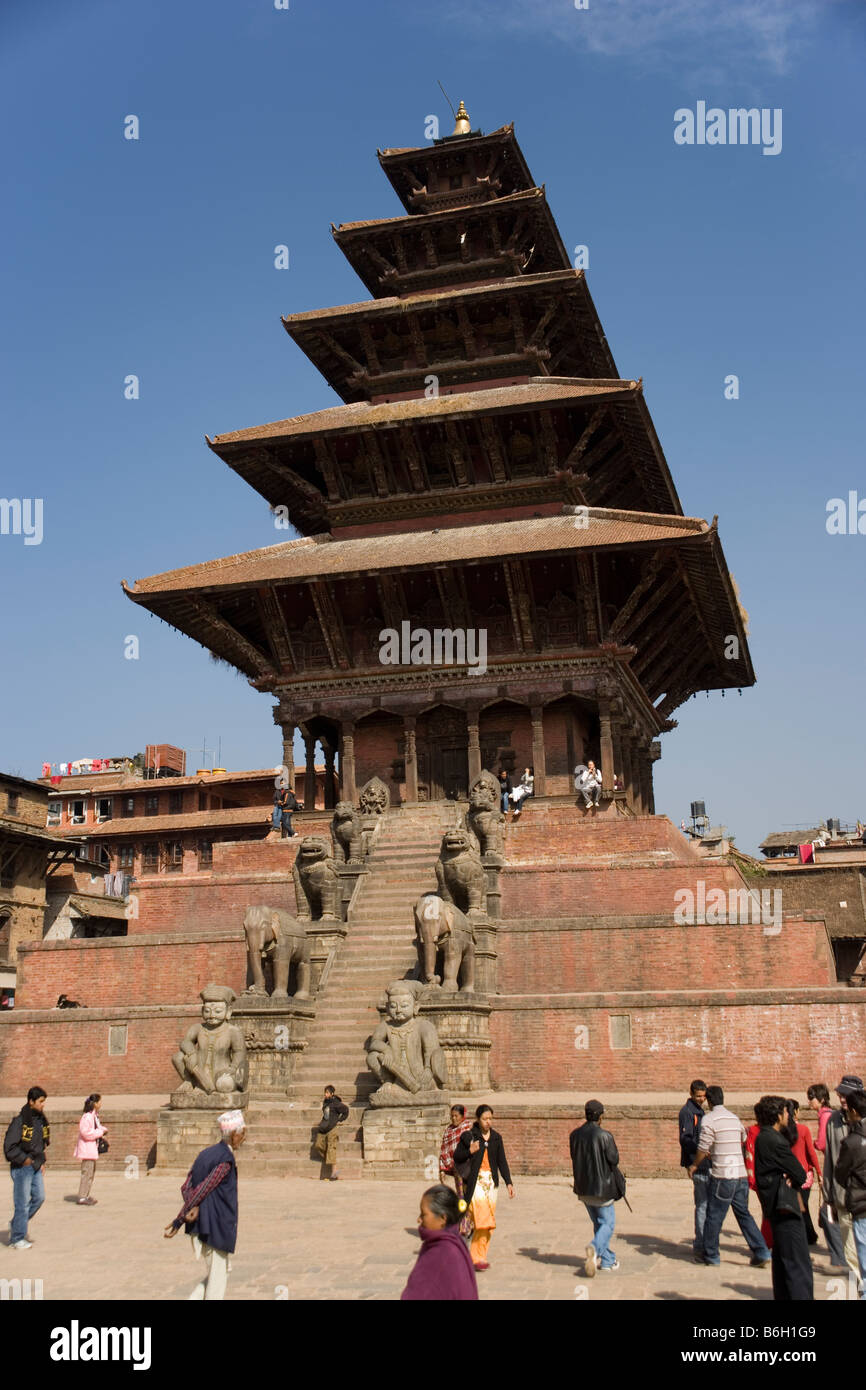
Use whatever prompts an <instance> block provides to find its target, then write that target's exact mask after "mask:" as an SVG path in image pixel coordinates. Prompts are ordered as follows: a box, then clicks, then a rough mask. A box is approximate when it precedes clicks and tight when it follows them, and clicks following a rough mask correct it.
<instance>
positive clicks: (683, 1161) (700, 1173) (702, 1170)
mask: <svg viewBox="0 0 866 1390" xmlns="http://www.w3.org/2000/svg"><path fill="white" fill-rule="evenodd" d="M706 1099H707V1084H706V1082H705V1081H693V1082H692V1084H691V1086H690V1087H689V1098H688V1100H687V1101H686V1103H685V1105H684V1106H683V1108H682V1110H681V1111H680V1114H679V1124H680V1167H681V1168H687V1169H691V1168H692V1164H693V1163H694V1162H695V1156H696V1154H697V1152H698V1140H699V1139H700V1134H701V1124H702V1122H703V1118H704V1103H705V1101H706ZM711 1165H712V1160H711V1159H710V1158H709V1156H707V1158H705V1159H703V1160H702V1161H701V1163H700V1164H698V1166H697V1167H696V1168H694V1170H693V1172H692V1185H693V1187H694V1196H695V1238H694V1241H693V1243H692V1250H693V1251H694V1253H695V1254H696V1255H702V1254H703V1250H704V1222H705V1221H706V1216H707V1198H708V1196H709V1189H710V1167H711Z"/></svg>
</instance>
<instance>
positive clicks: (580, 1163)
mask: <svg viewBox="0 0 866 1390" xmlns="http://www.w3.org/2000/svg"><path fill="white" fill-rule="evenodd" d="M583 1113H584V1115H585V1116H586V1123H585V1124H582V1125H580V1126H579V1127H578V1128H577V1129H573V1130H572V1132H571V1134H570V1135H569V1137H568V1146H569V1149H570V1150H571V1166H572V1171H573V1173H574V1191H575V1192H576V1193H577V1195H578V1197H579V1198H580V1200H581V1201H582V1202H583V1205H584V1206H585V1207H586V1210H587V1211H588V1213H589V1217H590V1220H591V1221H592V1230H593V1237H592V1240H591V1241H590V1243H589V1245H588V1246H587V1247H586V1264H585V1265H584V1273H585V1274H586V1277H587V1279H592V1278H594V1277H595V1272H596V1270H597V1269H604V1270H609V1269H611V1270H612V1269H619V1260H618V1259H617V1258H616V1255H615V1254H614V1252H613V1250H611V1248H610V1242H611V1237H612V1236H613V1231H614V1226H615V1224H616V1209H615V1207H614V1201H615V1200H616V1196H617V1189H616V1184H615V1182H614V1169H615V1168H616V1166H617V1164H618V1163H619V1153H618V1151H617V1147H616V1144H615V1143H614V1138H613V1135H612V1134H611V1133H610V1131H609V1130H607V1129H602V1127H601V1117H602V1115H603V1114H604V1106H603V1105H602V1103H601V1101H600V1100H588V1101H587V1102H586V1105H585V1106H584V1108H583Z"/></svg>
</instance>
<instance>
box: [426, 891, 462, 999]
mask: <svg viewBox="0 0 866 1390" xmlns="http://www.w3.org/2000/svg"><path fill="white" fill-rule="evenodd" d="M413 911H414V914H415V945H416V947H417V949H418V969H419V976H420V978H421V980H423V981H424V982H425V983H426V984H438V983H439V980H440V976H439V975H437V973H436V964H437V957H439V956H441V958H442V975H441V981H442V988H443V989H445V990H457V989H458V988H459V989H460V992H461V993H462V994H473V993H474V992H475V937H474V935H473V932H472V925H471V923H470V922H469V920H468V919H467V918H466V917H464V915H463V913H462V912H461V911H460V909H459V907H455V905H454V903H447V902H445V901H444V900H443V899H442V898H440V897H439V895H438V894H437V893H424V894H423V896H422V897H420V898H419V899H418V901H417V902H416V904H415V907H414V909H413Z"/></svg>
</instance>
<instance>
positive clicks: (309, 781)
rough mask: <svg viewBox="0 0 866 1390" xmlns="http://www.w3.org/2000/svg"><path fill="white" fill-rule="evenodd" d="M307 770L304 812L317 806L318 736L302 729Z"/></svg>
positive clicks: (305, 773) (305, 775) (305, 772)
mask: <svg viewBox="0 0 866 1390" xmlns="http://www.w3.org/2000/svg"><path fill="white" fill-rule="evenodd" d="M301 733H302V735H303V739H304V751H305V754H306V768H305V770H304V810H305V811H312V810H313V809H314V808H315V805H316V735H315V734H310V733H308V732H307V730H306V729H304V728H302V729H301Z"/></svg>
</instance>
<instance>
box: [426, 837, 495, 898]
mask: <svg viewBox="0 0 866 1390" xmlns="http://www.w3.org/2000/svg"><path fill="white" fill-rule="evenodd" d="M436 882H437V884H438V886H439V896H440V897H441V898H443V899H444V901H445V902H446V903H453V904H454V906H455V907H459V908H460V911H461V912H467V913H475V914H476V915H478V914H482V915H483V914H484V912H485V911H486V906H487V895H486V887H487V878H486V875H485V873H484V868H483V865H482V863H481V856H480V854H479V853H478V850H477V848H476V845H475V840H474V837H473V836H472V835H471V834H470V833H469V831H468V830H463V829H461V828H460V826H454V827H453V828H452V829H451V830H446V832H445V834H444V835H443V837H442V848H441V849H440V851H439V858H438V860H437V861H436Z"/></svg>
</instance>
